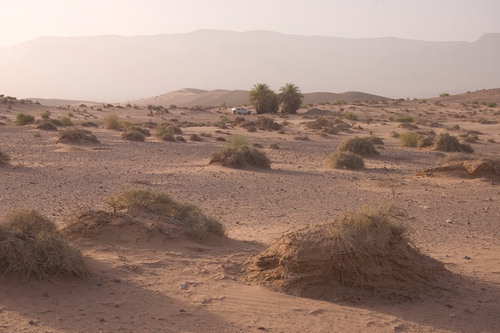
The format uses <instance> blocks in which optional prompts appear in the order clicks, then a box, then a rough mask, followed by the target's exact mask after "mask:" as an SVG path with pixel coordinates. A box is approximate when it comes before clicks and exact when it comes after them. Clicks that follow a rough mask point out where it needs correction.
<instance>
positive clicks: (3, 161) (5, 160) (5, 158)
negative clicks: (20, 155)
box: [0, 150, 10, 165]
mask: <svg viewBox="0 0 500 333" xmlns="http://www.w3.org/2000/svg"><path fill="white" fill-rule="evenodd" d="M9 161H10V156H9V155H7V153H4V152H3V151H1V150H0V165H7V164H9Z"/></svg>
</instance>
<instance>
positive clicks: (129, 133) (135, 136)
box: [122, 126, 146, 141]
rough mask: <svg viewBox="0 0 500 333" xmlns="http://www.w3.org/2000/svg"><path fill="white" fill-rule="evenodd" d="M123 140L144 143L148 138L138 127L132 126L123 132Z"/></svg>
mask: <svg viewBox="0 0 500 333" xmlns="http://www.w3.org/2000/svg"><path fill="white" fill-rule="evenodd" d="M122 139H124V140H129V141H144V140H145V139H146V137H145V136H144V134H143V133H142V132H141V131H138V130H137V129H136V127H134V126H132V127H129V128H127V129H126V130H125V131H123V133H122Z"/></svg>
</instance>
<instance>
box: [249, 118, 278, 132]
mask: <svg viewBox="0 0 500 333" xmlns="http://www.w3.org/2000/svg"><path fill="white" fill-rule="evenodd" d="M255 125H256V126H257V128H258V129H259V130H266V131H279V130H280V129H281V128H282V126H281V125H280V124H278V123H277V122H275V121H274V120H273V119H271V118H267V117H259V118H257V120H256V121H255Z"/></svg>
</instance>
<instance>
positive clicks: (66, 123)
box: [61, 116, 74, 127]
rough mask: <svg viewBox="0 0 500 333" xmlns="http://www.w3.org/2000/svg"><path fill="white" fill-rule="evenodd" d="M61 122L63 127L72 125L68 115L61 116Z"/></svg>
mask: <svg viewBox="0 0 500 333" xmlns="http://www.w3.org/2000/svg"><path fill="white" fill-rule="evenodd" d="M61 123H62V124H63V126H64V127H66V126H74V125H73V122H72V121H71V118H70V117H69V116H63V117H61Z"/></svg>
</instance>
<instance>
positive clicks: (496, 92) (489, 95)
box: [431, 88, 500, 105]
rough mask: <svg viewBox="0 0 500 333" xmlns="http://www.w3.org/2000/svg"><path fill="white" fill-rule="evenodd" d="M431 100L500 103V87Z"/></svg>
mask: <svg viewBox="0 0 500 333" xmlns="http://www.w3.org/2000/svg"><path fill="white" fill-rule="evenodd" d="M444 95H446V94H444ZM431 100H441V101H443V102H455V103H473V102H474V103H475V102H477V103H487V104H488V103H497V104H498V105H500V88H497V89H481V90H476V91H469V92H466V93H463V94H457V95H449V96H442V97H436V98H432V99H431Z"/></svg>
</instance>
